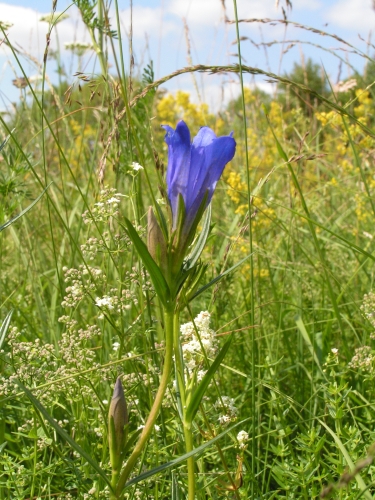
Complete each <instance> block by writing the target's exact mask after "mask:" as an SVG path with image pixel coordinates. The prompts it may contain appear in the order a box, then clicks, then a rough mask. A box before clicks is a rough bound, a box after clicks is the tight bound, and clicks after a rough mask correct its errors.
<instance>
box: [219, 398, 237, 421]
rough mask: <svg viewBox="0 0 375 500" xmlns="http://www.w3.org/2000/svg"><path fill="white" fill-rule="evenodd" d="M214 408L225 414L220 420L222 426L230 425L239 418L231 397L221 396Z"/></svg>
mask: <svg viewBox="0 0 375 500" xmlns="http://www.w3.org/2000/svg"><path fill="white" fill-rule="evenodd" d="M214 408H215V409H216V410H221V411H223V410H224V413H223V414H222V415H220V416H219V419H218V420H219V423H220V424H221V425H226V424H229V422H232V421H233V420H236V418H237V411H238V410H237V407H236V406H235V405H234V399H233V398H230V397H229V396H221V398H220V399H218V400H217V401H216V403H215V404H214Z"/></svg>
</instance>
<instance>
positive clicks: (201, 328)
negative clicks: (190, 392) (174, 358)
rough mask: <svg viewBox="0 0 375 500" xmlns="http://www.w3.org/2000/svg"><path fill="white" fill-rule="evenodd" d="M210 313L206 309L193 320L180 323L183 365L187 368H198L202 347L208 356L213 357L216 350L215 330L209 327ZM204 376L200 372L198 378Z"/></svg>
mask: <svg viewBox="0 0 375 500" xmlns="http://www.w3.org/2000/svg"><path fill="white" fill-rule="evenodd" d="M210 320H211V315H210V313H209V312H207V311H202V312H200V313H199V314H198V316H197V317H196V318H195V320H194V324H195V327H196V329H197V331H198V334H199V336H198V335H197V331H196V329H195V328H194V324H193V322H189V323H185V324H183V325H181V327H180V332H181V336H182V352H183V356H184V361H185V366H186V367H187V368H188V369H189V370H194V369H195V368H198V367H199V366H200V365H201V363H202V361H203V360H204V356H203V351H202V346H203V349H204V351H205V353H206V355H207V357H209V358H213V357H215V354H216V351H217V347H218V345H217V339H216V336H215V332H214V331H213V330H212V329H211V328H210ZM203 376H204V372H202V373H200V378H202V377H203Z"/></svg>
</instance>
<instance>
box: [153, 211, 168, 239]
mask: <svg viewBox="0 0 375 500" xmlns="http://www.w3.org/2000/svg"><path fill="white" fill-rule="evenodd" d="M155 208H156V211H157V213H158V217H159V223H160V227H161V230H162V231H163V234H164V237H165V241H168V226H167V221H166V220H165V217H164V214H163V211H162V209H161V208H160V205H159V203H156V204H155Z"/></svg>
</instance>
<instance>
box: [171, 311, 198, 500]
mask: <svg viewBox="0 0 375 500" xmlns="http://www.w3.org/2000/svg"><path fill="white" fill-rule="evenodd" d="M173 330H174V331H173V343H174V353H175V363H176V380H177V384H178V392H179V395H180V401H181V409H182V418H183V422H182V423H183V427H184V437H185V450H186V453H189V451H192V450H193V448H194V446H193V434H192V431H191V424H192V423H191V422H186V420H185V413H186V388H185V375H184V371H185V369H184V360H183V357H182V351H181V342H180V335H179V331H180V325H179V313H178V312H177V313H176V314H175V315H174V329H173ZM194 468H195V467H194V457H190V458H188V459H187V469H188V500H194V499H195V474H194Z"/></svg>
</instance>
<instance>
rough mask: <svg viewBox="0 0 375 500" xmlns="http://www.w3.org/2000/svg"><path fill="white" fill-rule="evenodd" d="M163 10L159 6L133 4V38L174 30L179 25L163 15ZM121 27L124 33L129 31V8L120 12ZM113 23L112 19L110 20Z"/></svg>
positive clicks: (162, 33) (167, 32)
mask: <svg viewBox="0 0 375 500" xmlns="http://www.w3.org/2000/svg"><path fill="white" fill-rule="evenodd" d="M164 14H165V12H164V11H163V10H162V9H161V8H160V7H156V8H151V7H142V6H137V5H135V6H134V7H133V36H134V37H135V38H144V36H145V34H146V33H147V35H149V36H153V35H155V36H162V37H164V36H165V35H167V34H169V33H171V32H176V31H177V30H178V29H179V27H178V26H177V24H176V23H175V22H173V21H171V20H169V19H166V18H165V16H164ZM120 19H121V24H122V27H123V28H124V29H125V31H126V33H127V34H129V31H130V8H127V9H125V10H123V11H121V13H120ZM112 23H114V19H113V21H112Z"/></svg>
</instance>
